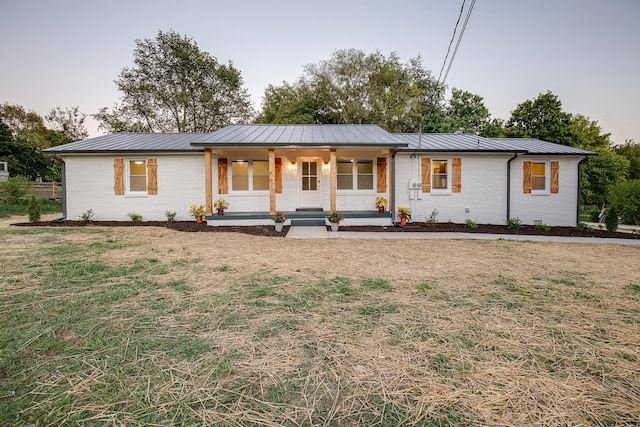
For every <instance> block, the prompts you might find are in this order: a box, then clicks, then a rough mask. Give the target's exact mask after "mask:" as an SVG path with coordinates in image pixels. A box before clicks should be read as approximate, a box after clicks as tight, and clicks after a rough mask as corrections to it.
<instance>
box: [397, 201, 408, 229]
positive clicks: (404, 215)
mask: <svg viewBox="0 0 640 427" xmlns="http://www.w3.org/2000/svg"><path fill="white" fill-rule="evenodd" d="M398 216H399V217H400V225H405V224H406V223H407V220H409V219H411V211H410V210H409V208H403V207H401V206H399V207H398Z"/></svg>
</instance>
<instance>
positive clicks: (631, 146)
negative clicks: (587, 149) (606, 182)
mask: <svg viewBox="0 0 640 427" xmlns="http://www.w3.org/2000/svg"><path fill="white" fill-rule="evenodd" d="M613 151H614V152H615V153H616V154H619V155H621V156H622V157H624V158H625V159H627V160H629V176H628V178H629V179H640V144H638V143H637V142H635V141H634V140H633V139H627V140H626V141H625V143H624V144H623V145H620V146H617V147H614V148H613Z"/></svg>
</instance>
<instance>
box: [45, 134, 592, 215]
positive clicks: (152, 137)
mask: <svg viewBox="0 0 640 427" xmlns="http://www.w3.org/2000/svg"><path fill="white" fill-rule="evenodd" d="M45 152H47V153H50V154H53V155H56V156H57V157H59V158H60V159H61V160H62V161H63V165H64V167H63V180H64V183H65V185H64V190H65V194H64V197H63V199H64V216H65V217H66V218H67V219H77V218H78V217H79V216H80V215H82V213H83V212H86V211H87V210H89V209H92V210H93V212H94V215H95V216H94V219H95V220H122V221H126V220H128V214H129V213H133V212H135V213H137V214H140V215H142V218H143V220H156V221H162V220H165V219H166V217H165V212H167V211H174V212H176V213H177V216H176V219H177V220H188V219H189V218H190V217H189V205H192V204H201V203H202V204H204V205H205V209H206V217H205V218H206V220H207V224H208V225H212V226H216V225H257V224H271V223H272V221H271V220H270V219H269V216H270V215H272V214H274V213H275V212H276V211H283V212H286V214H287V217H288V218H289V220H288V221H293V223H294V224H295V223H300V224H324V217H325V216H326V215H327V213H328V212H330V211H336V210H337V211H340V212H341V213H343V214H344V217H345V218H344V220H343V222H342V223H343V224H346V225H392V224H393V223H394V222H395V220H396V217H395V215H394V213H395V211H396V209H397V207H399V206H403V207H409V208H410V209H411V211H412V213H413V219H414V220H417V221H422V220H424V218H425V217H426V216H429V215H430V214H431V212H433V210H434V209H436V210H437V211H438V220H439V221H453V222H464V221H465V220H466V219H467V218H469V219H473V220H474V221H476V222H478V223H489V224H503V223H504V222H505V220H506V219H507V218H514V217H518V218H520V219H521V220H522V221H523V223H531V224H532V223H535V222H538V221H539V222H542V223H544V224H548V225H551V226H554V225H555V226H557V225H575V224H576V221H577V209H578V204H579V200H578V197H579V191H578V189H579V172H580V163H581V162H582V161H583V160H584V159H586V158H587V157H588V156H589V155H592V154H593V153H590V152H588V151H584V150H579V149H575V148H571V147H566V146H562V145H558V144H552V143H548V142H544V141H539V140H531V139H517V140H513V139H487V138H482V137H478V136H475V135H459V134H446V135H444V134H420V135H418V134H390V133H388V132H386V131H384V130H383V129H381V128H380V127H378V126H375V125H231V126H227V127H225V128H223V129H220V130H218V131H215V132H211V133H180V134H151V133H117V134H109V135H103V136H98V137H95V138H90V139H86V140H83V141H77V142H73V143H70V144H66V145H62V146H58V147H53V148H50V149H47V150H45ZM377 195H382V196H384V197H385V198H387V199H388V200H389V202H390V207H391V209H390V210H391V213H385V214H380V213H378V211H377V210H375V207H374V200H375V197H376V196H377ZM218 198H224V199H225V200H226V201H227V202H229V204H230V206H229V208H228V209H227V210H226V211H225V213H224V215H222V216H219V215H216V212H215V210H214V207H213V206H214V200H216V199H218Z"/></svg>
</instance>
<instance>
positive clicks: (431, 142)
mask: <svg viewBox="0 0 640 427" xmlns="http://www.w3.org/2000/svg"><path fill="white" fill-rule="evenodd" d="M394 137H396V140H397V141H399V142H404V143H406V144H408V146H407V148H406V149H405V150H409V151H451V152H456V151H464V152H479V153H482V152H513V151H514V148H513V146H512V145H511V144H508V143H505V142H503V141H500V140H492V139H487V138H483V137H481V136H477V135H472V134H452V133H423V134H417V133H402V134H394ZM521 151H523V152H524V151H525V150H524V149H522V150H521Z"/></svg>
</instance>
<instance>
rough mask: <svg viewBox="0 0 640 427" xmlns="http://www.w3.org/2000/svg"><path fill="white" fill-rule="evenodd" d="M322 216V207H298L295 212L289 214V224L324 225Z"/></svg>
mask: <svg viewBox="0 0 640 427" xmlns="http://www.w3.org/2000/svg"><path fill="white" fill-rule="evenodd" d="M324 217H325V213H324V211H323V210H322V208H298V209H296V211H295V213H293V212H292V213H291V214H289V218H291V225H292V226H302V227H324V226H325V225H326V223H325V220H324Z"/></svg>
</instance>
